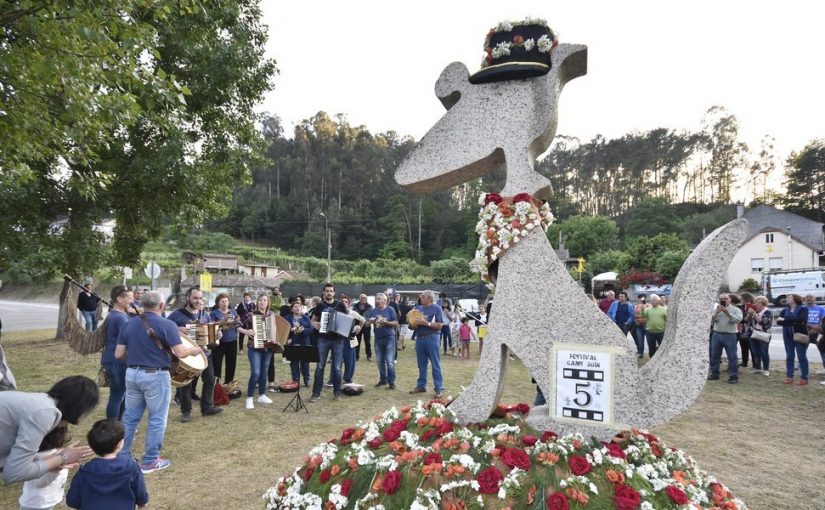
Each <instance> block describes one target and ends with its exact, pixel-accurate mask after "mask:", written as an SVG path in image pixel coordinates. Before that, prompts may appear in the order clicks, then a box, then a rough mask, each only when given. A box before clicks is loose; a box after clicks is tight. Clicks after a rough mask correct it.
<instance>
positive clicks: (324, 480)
mask: <svg viewBox="0 0 825 510" xmlns="http://www.w3.org/2000/svg"><path fill="white" fill-rule="evenodd" d="M331 477H332V473H330V472H329V469H325V470H323V471H321V474H320V475H318V480H319V481H320V482H321V483H327V482H328V481H329V479H330V478H331Z"/></svg>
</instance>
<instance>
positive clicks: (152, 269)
mask: <svg viewBox="0 0 825 510" xmlns="http://www.w3.org/2000/svg"><path fill="white" fill-rule="evenodd" d="M162 272H163V269H162V268H161V267H160V266H159V265H157V264H155V263H154V262H149V263H148V264H146V267H145V268H143V273H144V274H145V275H146V276H147V277H149V278H151V279H153V280H154V279H156V278H158V277H160V274H161V273H162Z"/></svg>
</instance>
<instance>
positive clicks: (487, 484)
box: [476, 466, 504, 494]
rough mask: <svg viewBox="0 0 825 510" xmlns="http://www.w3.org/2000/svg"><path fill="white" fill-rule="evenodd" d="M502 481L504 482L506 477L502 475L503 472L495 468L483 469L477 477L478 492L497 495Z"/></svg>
mask: <svg viewBox="0 0 825 510" xmlns="http://www.w3.org/2000/svg"><path fill="white" fill-rule="evenodd" d="M502 480H504V475H502V474H501V471H499V470H498V468H496V467H495V466H490V467H488V468H487V469H483V470H481V471H479V473H478V474H477V475H476V481H477V482H478V492H480V493H482V494H496V493H497V492H498V483H499V482H500V481H502Z"/></svg>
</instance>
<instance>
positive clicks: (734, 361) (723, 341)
mask: <svg viewBox="0 0 825 510" xmlns="http://www.w3.org/2000/svg"><path fill="white" fill-rule="evenodd" d="M738 336H739V335H737V334H736V333H716V332H714V333H713V335H712V336H711V337H710V373H711V375H713V376H715V377H718V376H719V365H720V364H721V363H722V349H723V348H724V349H725V352H726V353H727V355H728V374H729V376H730V378H731V379H732V380H734V381H735V380H738V379H739V358H738V357H737V355H736V352H737V350H736V348H737V346H738V345H739V339H738Z"/></svg>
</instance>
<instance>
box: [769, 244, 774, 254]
mask: <svg viewBox="0 0 825 510" xmlns="http://www.w3.org/2000/svg"><path fill="white" fill-rule="evenodd" d="M768 253H773V245H772V244H769V245H768Z"/></svg>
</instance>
